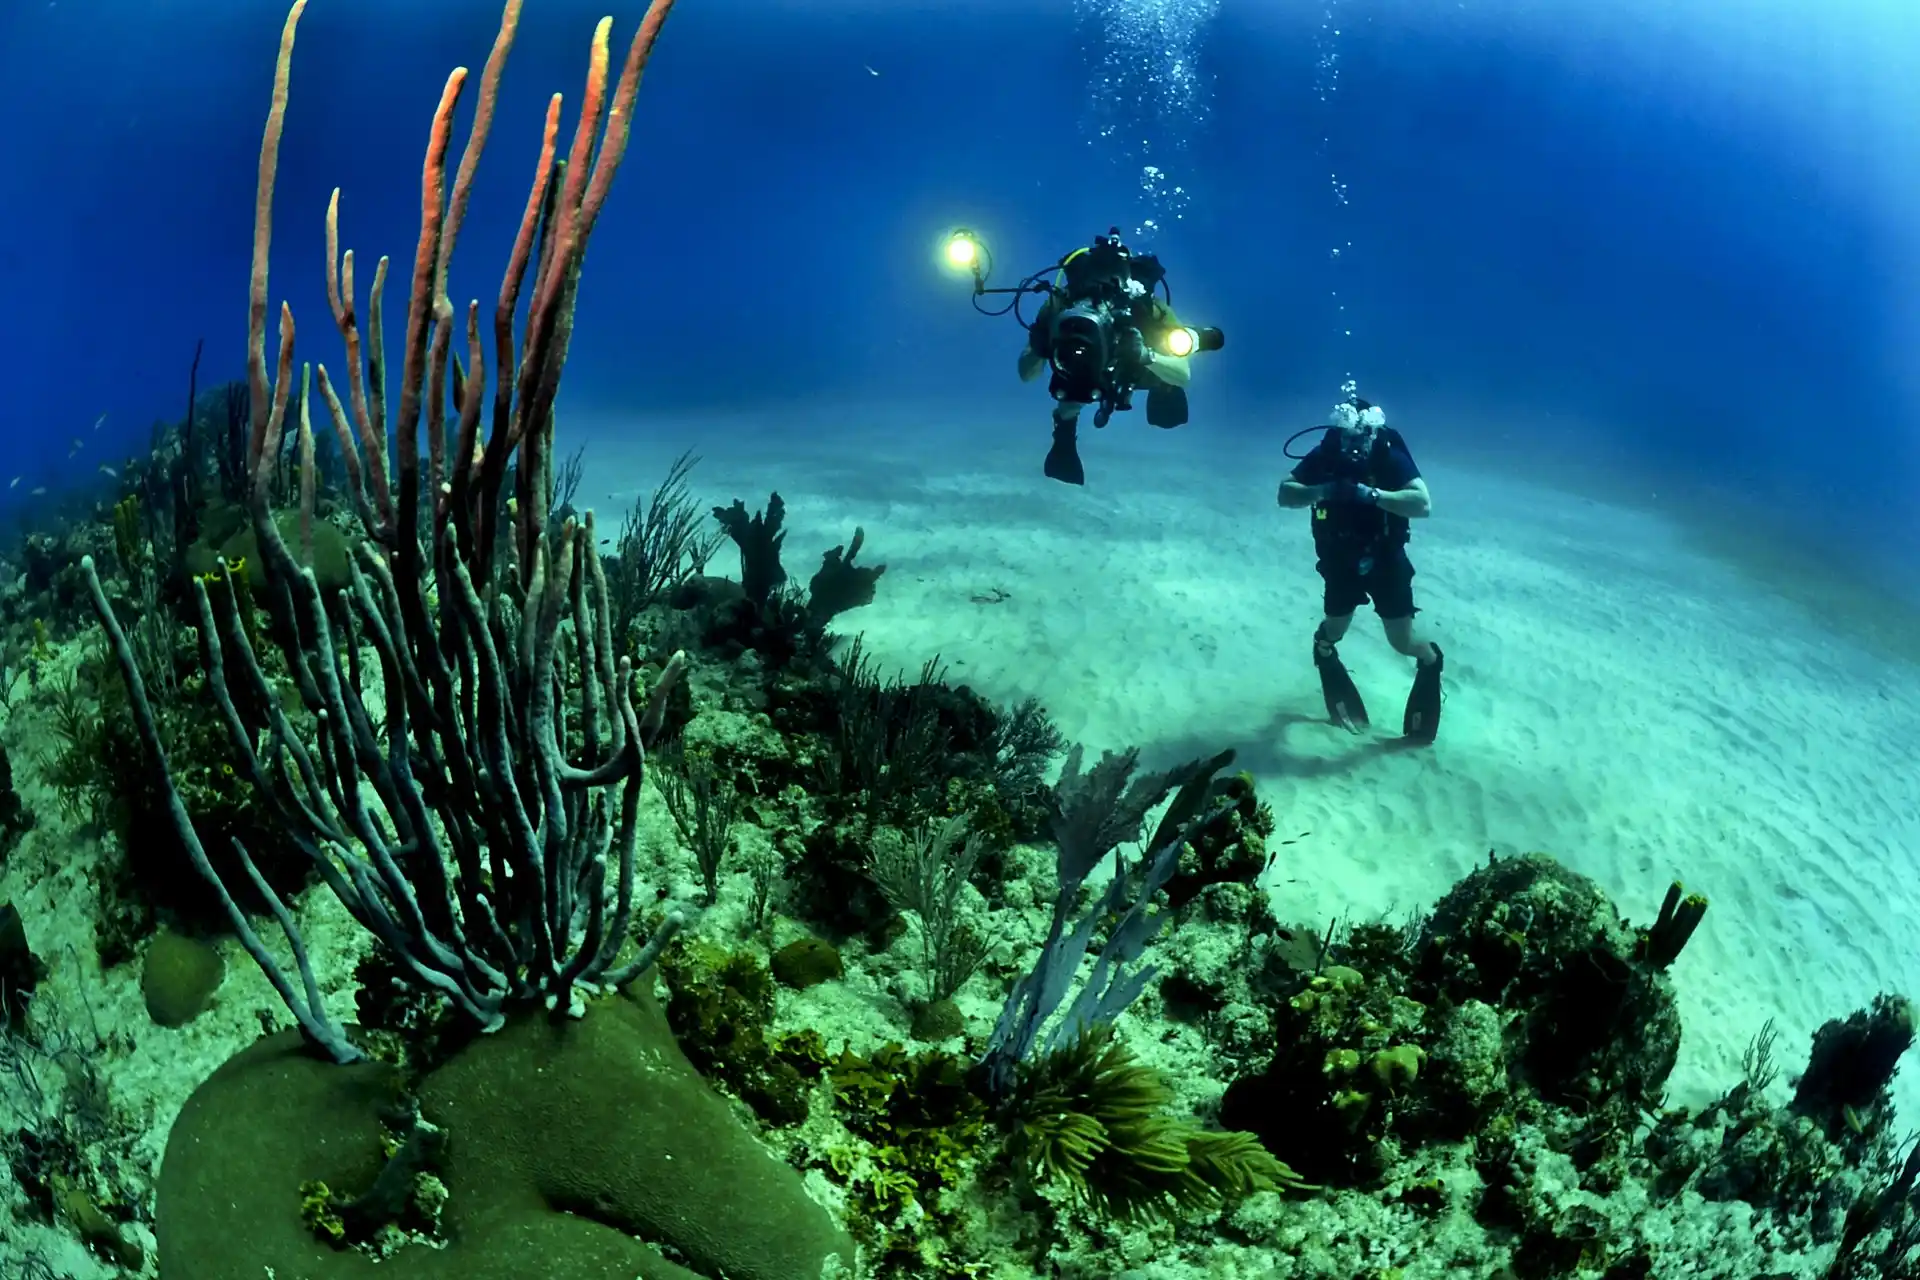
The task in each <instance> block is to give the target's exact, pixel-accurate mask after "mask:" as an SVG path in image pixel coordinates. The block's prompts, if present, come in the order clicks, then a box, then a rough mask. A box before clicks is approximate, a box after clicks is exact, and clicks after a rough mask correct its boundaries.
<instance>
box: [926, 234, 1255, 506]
mask: <svg viewBox="0 0 1920 1280" xmlns="http://www.w3.org/2000/svg"><path fill="white" fill-rule="evenodd" d="M983 254H984V249H983V248H982V246H981V245H980V243H979V240H978V239H977V238H976V237H975V236H974V235H973V234H972V233H971V232H968V231H965V230H961V231H956V232H954V233H953V234H952V236H951V237H950V238H949V239H948V242H947V260H948V262H949V263H951V264H952V265H954V266H956V267H966V268H970V269H971V270H972V272H973V279H974V291H973V292H974V306H975V307H976V308H977V309H980V310H981V311H982V312H983V313H984V314H987V315H1005V314H1006V313H1007V312H1009V311H1011V312H1013V314H1014V316H1015V318H1016V319H1023V318H1022V317H1021V316H1020V314H1019V304H1020V297H1021V295H1023V294H1028V293H1044V294H1046V295H1047V299H1046V301H1045V302H1044V303H1042V304H1041V306H1040V311H1039V314H1038V315H1036V316H1035V317H1034V319H1033V321H1032V322H1031V323H1026V330H1027V342H1026V346H1025V347H1024V348H1023V349H1022V350H1021V352H1020V358H1019V365H1018V368H1019V373H1020V380H1021V381H1022V382H1031V381H1033V380H1034V379H1035V378H1038V377H1039V376H1040V374H1041V372H1042V371H1043V370H1050V371H1051V374H1052V376H1051V378H1050V379H1049V381H1048V384H1047V390H1048V392H1049V394H1051V395H1052V396H1053V400H1054V407H1053V446H1052V448H1050V449H1049V450H1048V451H1047V458H1046V463H1045V466H1044V468H1043V470H1044V471H1045V473H1046V475H1047V477H1048V478H1049V479H1052V480H1059V481H1061V482H1062V483H1064V484H1085V483H1086V471H1085V468H1084V467H1083V466H1082V465H1081V462H1080V449H1079V423H1080V411H1081V410H1082V409H1085V408H1086V407H1087V406H1088V405H1097V406H1099V407H1098V408H1097V409H1096V410H1095V412H1094V417H1093V425H1094V426H1095V427H1104V426H1106V425H1107V423H1108V422H1109V421H1110V420H1111V419H1112V417H1113V415H1114V414H1115V413H1116V412H1124V411H1125V410H1128V409H1131V408H1133V393H1134V392H1135V391H1136V390H1144V391H1145V392H1146V393H1147V421H1148V423H1150V424H1151V425H1153V426H1156V427H1163V428H1172V427H1177V426H1180V425H1182V424H1183V423H1185V422H1186V421H1187V390H1186V389H1187V384H1188V383H1189V382H1190V381H1191V380H1192V377H1193V371H1192V368H1191V366H1190V365H1189V363H1188V361H1189V358H1190V357H1191V356H1192V355H1193V353H1194V352H1196V351H1218V350H1219V349H1220V348H1221V346H1222V345H1223V344H1224V343H1225V341H1226V338H1225V335H1224V334H1222V333H1221V332H1220V330H1218V329H1193V328H1188V327H1186V326H1184V325H1182V324H1181V323H1180V318H1179V317H1178V316H1177V315H1176V314H1175V313H1174V310H1173V293H1172V290H1171V289H1170V288H1168V286H1167V283H1166V277H1167V273H1166V269H1165V268H1164V267H1162V266H1161V265H1160V260H1159V259H1158V258H1156V257H1154V256H1153V255H1152V254H1145V253H1143V254H1136V253H1134V252H1133V251H1132V250H1131V249H1129V248H1128V247H1127V245H1126V244H1125V243H1124V242H1123V241H1122V240H1121V238H1120V229H1119V228H1118V227H1112V228H1109V229H1108V231H1107V233H1106V234H1105V235H1101V236H1096V237H1094V240H1093V243H1092V244H1091V245H1089V246H1088V247H1086V248H1084V249H1076V250H1074V251H1073V252H1072V253H1069V254H1068V255H1066V256H1065V257H1064V258H1062V259H1061V260H1060V261H1059V262H1057V263H1055V264H1054V265H1053V266H1050V267H1048V268H1046V269H1045V270H1042V271H1038V272H1035V273H1034V274H1033V275H1030V276H1028V277H1027V278H1026V279H1024V280H1022V281H1021V282H1020V283H1019V284H1018V285H1017V286H1015V287H1013V288H1007V289H989V288H988V287H987V284H986V278H987V277H986V273H987V266H986V264H983V263H982V261H981V258H982V256H983ZM1049 272H1051V273H1052V274H1053V277H1054V279H1053V282H1052V283H1050V284H1049V283H1045V282H1044V281H1043V280H1042V277H1044V276H1045V275H1047V274H1048V273H1049ZM1156 290H1157V291H1158V292H1156ZM1002 293H1006V294H1012V295H1014V296H1013V301H1012V302H1011V303H1009V304H1008V305H1007V306H1006V307H1004V308H1002V309H1000V310H997V311H988V310H986V309H985V308H982V307H980V301H979V300H980V299H981V298H982V297H984V296H985V295H987V294H1002ZM1161 294H1164V295H1165V297H1164V299H1163V298H1162V297H1161V296H1160V295H1161ZM1023 323H1025V321H1024V320H1023Z"/></svg>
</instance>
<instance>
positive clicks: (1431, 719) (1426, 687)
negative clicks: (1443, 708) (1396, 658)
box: [1400, 644, 1447, 746]
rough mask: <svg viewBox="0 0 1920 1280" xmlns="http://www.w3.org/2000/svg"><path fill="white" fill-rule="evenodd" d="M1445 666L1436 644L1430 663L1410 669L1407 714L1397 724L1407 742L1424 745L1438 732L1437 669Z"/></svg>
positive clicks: (1444, 657)
mask: <svg viewBox="0 0 1920 1280" xmlns="http://www.w3.org/2000/svg"><path fill="white" fill-rule="evenodd" d="M1446 665H1447V658H1446V655H1445V654H1443V653H1441V652H1440V646H1439V645H1437V644H1436V645H1434V646H1433V662H1432V664H1431V665H1429V666H1424V667H1416V668H1415V669H1414V673H1413V692H1411V693H1409V694H1408V695H1407V714H1406V718H1405V719H1404V720H1402V721H1401V724H1400V731H1401V733H1403V734H1405V735H1406V738H1407V740H1408V741H1409V742H1417V743H1420V744H1421V745H1423V746H1424V745H1426V744H1428V743H1431V742H1432V741H1433V739H1434V737H1435V735H1437V734H1438V733H1439V732H1440V672H1441V671H1442V670H1443V669H1444V668H1445V667H1446Z"/></svg>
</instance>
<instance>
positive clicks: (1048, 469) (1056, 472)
mask: <svg viewBox="0 0 1920 1280" xmlns="http://www.w3.org/2000/svg"><path fill="white" fill-rule="evenodd" d="M1077 435H1078V433H1077V432H1076V431H1075V430H1074V428H1073V424H1071V423H1068V424H1066V425H1064V426H1062V425H1058V424H1056V425H1055V426H1054V428H1053V447H1052V448H1051V449H1048V450H1047V461H1046V465H1045V466H1044V468H1043V470H1044V471H1045V473H1046V477H1047V479H1049V480H1058V481H1060V482H1061V483H1062V484H1085V483H1086V482H1087V473H1086V469H1085V468H1084V467H1082V466H1081V465H1080V448H1079V444H1078V441H1077V440H1076V439H1075V437H1076V436H1077Z"/></svg>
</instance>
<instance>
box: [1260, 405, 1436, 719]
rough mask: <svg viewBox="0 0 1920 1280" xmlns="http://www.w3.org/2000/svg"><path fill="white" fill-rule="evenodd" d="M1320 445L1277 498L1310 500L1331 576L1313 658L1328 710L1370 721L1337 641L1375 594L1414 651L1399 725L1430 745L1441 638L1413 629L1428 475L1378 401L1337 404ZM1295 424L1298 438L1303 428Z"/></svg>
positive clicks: (1323, 568) (1317, 545) (1326, 577)
mask: <svg viewBox="0 0 1920 1280" xmlns="http://www.w3.org/2000/svg"><path fill="white" fill-rule="evenodd" d="M1332 416H1333V422H1332V424H1331V425H1330V426H1326V427H1308V428H1307V431H1320V430H1324V431H1325V432H1326V435H1324V436H1322V437H1321V439H1320V443H1319V444H1317V445H1315V446H1314V448H1313V449H1312V450H1311V451H1309V452H1308V453H1307V454H1305V455H1304V456H1301V455H1297V454H1292V453H1289V454H1288V455H1287V456H1288V457H1290V458H1296V459H1297V465H1295V467H1294V468H1293V471H1292V473H1291V474H1290V475H1289V476H1288V477H1287V478H1286V479H1285V480H1283V481H1281V482H1280V495H1279V496H1280V505H1281V506H1283V507H1311V508H1313V517H1312V524H1313V550H1314V555H1315V556H1316V557H1317V560H1318V563H1317V564H1316V565H1315V567H1316V568H1317V569H1318V570H1319V572H1320V577H1321V579H1322V580H1323V581H1324V582H1325V583H1326V592H1325V598H1324V612H1325V617H1324V618H1322V619H1321V622H1320V625H1319V627H1318V629H1316V630H1315V631H1314V633H1313V665H1314V666H1315V667H1316V668H1317V669H1318V670H1319V672H1320V688H1321V692H1322V693H1323V694H1324V695H1325V697H1326V703H1327V715H1328V716H1329V717H1330V718H1331V719H1332V720H1333V721H1334V723H1336V724H1338V725H1340V726H1342V727H1343V728H1345V729H1346V730H1348V731H1349V732H1351V733H1358V732H1360V731H1361V730H1362V729H1365V728H1366V727H1367V726H1368V720H1367V708H1366V704H1365V703H1364V702H1362V701H1361V699H1360V691H1359V690H1358V689H1356V688H1355V687H1354V683H1353V677H1352V676H1350V675H1348V674H1347V669H1346V667H1345V666H1344V665H1343V664H1342V663H1341V661H1340V654H1339V652H1338V650H1337V649H1336V648H1335V646H1336V645H1338V644H1339V643H1340V640H1341V637H1343V636H1345V635H1346V634H1347V627H1348V626H1349V625H1350V624H1351V623H1352V622H1353V613H1354V610H1355V609H1358V608H1359V607H1360V606H1361V605H1363V604H1365V603H1367V602H1368V601H1369V600H1371V601H1372V602H1373V609H1374V612H1375V613H1377V614H1379V615H1380V625H1381V627H1382V629H1383V630H1385V632H1386V636H1387V643H1388V644H1390V645H1392V646H1393V647H1394V649H1395V650H1396V651H1397V652H1399V653H1403V654H1406V655H1407V656H1408V657H1410V658H1412V659H1414V662H1415V668H1414V676H1413V690H1412V692H1411V693H1409V694H1408V695H1407V709H1406V713H1405V716H1404V717H1403V719H1402V724H1401V732H1402V733H1403V734H1404V735H1405V736H1406V738H1407V740H1408V741H1410V742H1414V743H1419V744H1423V745H1424V744H1427V743H1431V742H1432V741H1433V740H1434V736H1435V734H1436V733H1437V732H1438V730H1439V727H1440V672H1441V669H1442V666H1443V664H1444V662H1445V656H1444V655H1443V654H1442V653H1441V652H1440V646H1439V645H1437V644H1434V643H1432V642H1431V641H1428V640H1423V639H1421V638H1420V637H1419V635H1418V634H1416V632H1415V631H1414V626H1413V615H1414V614H1415V613H1417V612H1419V610H1417V609H1416V608H1415V607H1414V603H1413V562H1412V561H1411V560H1409V559H1408V558H1407V540H1408V539H1409V538H1410V537H1411V536H1412V529H1411V527H1410V524H1409V522H1410V521H1412V520H1420V519H1424V518H1426V517H1427V516H1429V515H1431V514H1432V513H1433V502H1432V499H1431V497H1430V496H1429V495H1428V493H1427V482H1426V481H1425V480H1423V479H1421V478H1420V468H1419V467H1418V466H1416V465H1415V464H1414V461H1413V454H1412V453H1410V452H1408V450H1407V442H1406V441H1405V440H1404V439H1402V438H1401V435H1400V433H1399V432H1398V431H1395V430H1394V429H1393V428H1392V427H1389V426H1388V425H1387V418H1386V414H1385V413H1384V412H1383V411H1382V410H1381V409H1380V408H1379V407H1378V406H1377V405H1372V404H1369V403H1367V402H1366V401H1365V400H1362V399H1360V398H1359V397H1358V396H1354V397H1352V398H1351V399H1349V400H1347V401H1345V402H1344V403H1341V404H1337V405H1335V406H1334V408H1333V415H1332ZM1305 434H1306V431H1301V432H1297V433H1296V434H1295V435H1294V437H1293V439H1290V440H1288V441H1287V443H1288V444H1289V445H1290V444H1292V443H1293V440H1294V439H1298V438H1299V437H1300V436H1302V435H1305Z"/></svg>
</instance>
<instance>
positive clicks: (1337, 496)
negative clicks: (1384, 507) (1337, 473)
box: [1327, 480, 1380, 507]
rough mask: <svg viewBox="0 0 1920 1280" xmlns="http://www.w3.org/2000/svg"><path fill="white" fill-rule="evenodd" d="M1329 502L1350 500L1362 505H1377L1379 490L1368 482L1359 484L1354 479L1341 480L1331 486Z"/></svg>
mask: <svg viewBox="0 0 1920 1280" xmlns="http://www.w3.org/2000/svg"><path fill="white" fill-rule="evenodd" d="M1327 500H1328V501H1329V502H1352V503H1356V504H1358V505H1360V506H1363V507H1372V506H1377V505H1379V502H1380V491H1379V490H1378V489H1376V488H1374V487H1373V486H1372V485H1370V484H1361V483H1359V482H1358V481H1356V480H1342V481H1340V482H1338V483H1337V484H1335V485H1334V486H1333V493H1332V494H1330V495H1329V496H1328V499H1327Z"/></svg>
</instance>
